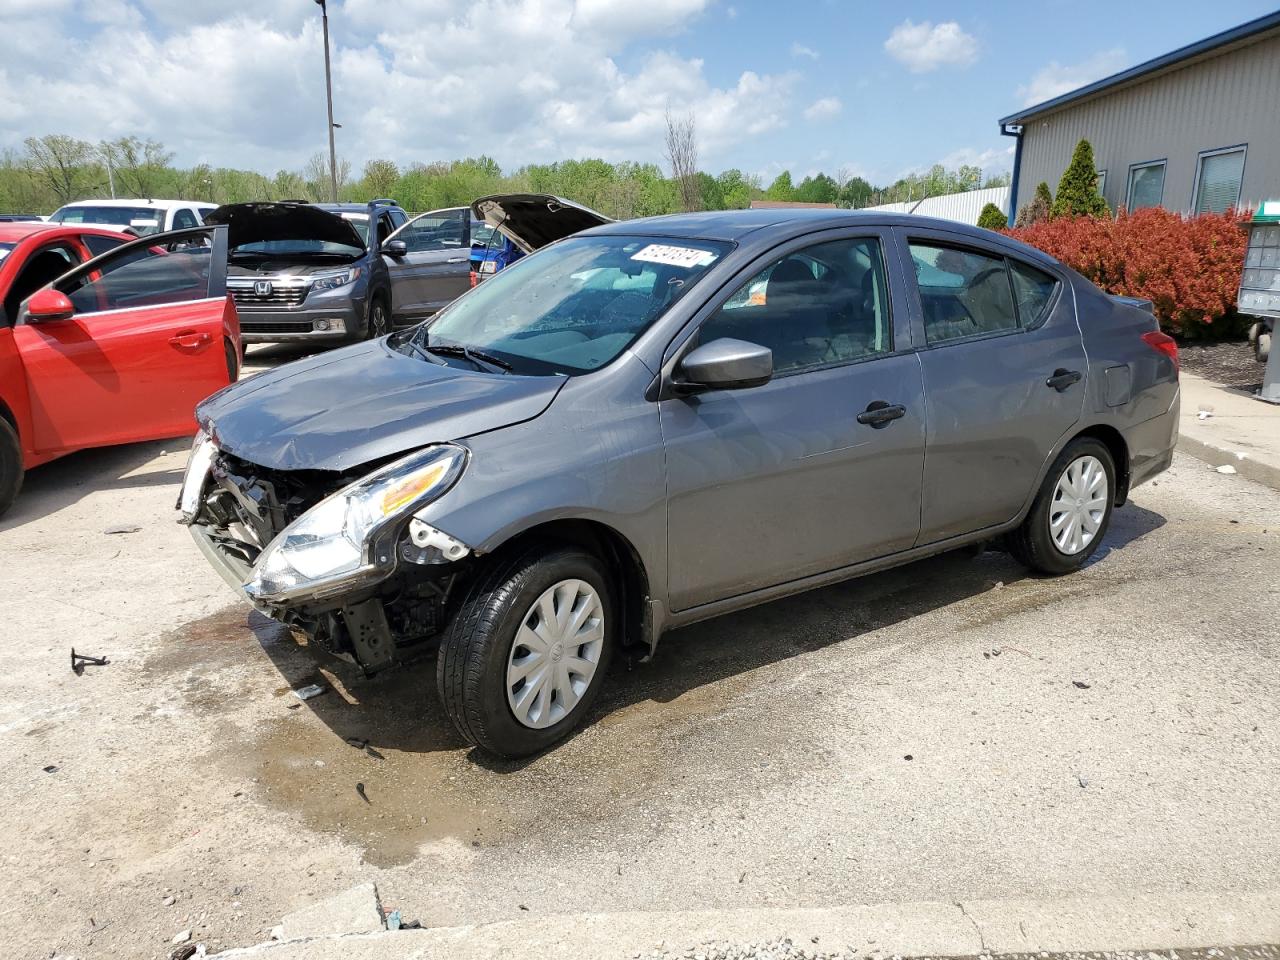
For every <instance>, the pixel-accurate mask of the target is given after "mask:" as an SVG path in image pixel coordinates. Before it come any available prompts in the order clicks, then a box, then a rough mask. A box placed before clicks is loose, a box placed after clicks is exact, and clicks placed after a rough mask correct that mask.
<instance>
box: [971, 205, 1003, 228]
mask: <svg viewBox="0 0 1280 960" xmlns="http://www.w3.org/2000/svg"><path fill="white" fill-rule="evenodd" d="M1008 225H1009V218H1008V217H1006V216H1005V213H1004V211H1003V210H1001V209H1000V208H999V207H997V206H996V205H995V204H994V203H988V204H987V205H986V206H985V207H983V208H982V212H981V213H980V214H978V226H980V227H981V228H982V229H983V230H1003V229H1004V228H1005V227H1007V226H1008Z"/></svg>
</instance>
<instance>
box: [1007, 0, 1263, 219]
mask: <svg viewBox="0 0 1280 960" xmlns="http://www.w3.org/2000/svg"><path fill="white" fill-rule="evenodd" d="M1000 132H1001V133H1002V134H1005V135H1007V136H1013V137H1017V148H1016V150H1015V153H1014V162H1013V189H1012V195H1013V197H1014V200H1013V202H1012V203H1011V204H1010V206H1009V222H1010V223H1012V222H1013V218H1014V215H1015V214H1016V212H1017V210H1018V209H1019V208H1021V207H1022V206H1023V205H1025V204H1027V203H1030V202H1031V198H1032V196H1033V195H1034V194H1035V189H1036V185H1037V184H1038V183H1040V182H1041V181H1042V180H1043V181H1045V182H1046V183H1048V184H1049V189H1050V190H1053V191H1054V192H1055V193H1056V192H1057V186H1058V180H1059V179H1060V178H1061V177H1062V172H1063V171H1064V170H1065V169H1066V168H1067V164H1068V163H1070V161H1071V152H1072V150H1074V149H1075V145H1076V143H1077V142H1078V141H1079V140H1080V139H1081V138H1084V139H1087V140H1088V141H1089V142H1090V143H1091V144H1092V145H1093V150H1094V161H1095V163H1096V165H1097V169H1098V180H1099V188H1100V189H1101V191H1102V195H1103V196H1104V197H1105V198H1106V201H1107V205H1108V206H1110V207H1111V208H1112V209H1113V210H1114V209H1116V208H1117V207H1120V206H1125V207H1128V208H1129V209H1130V210H1134V209H1137V208H1139V207H1146V206H1163V207H1165V208H1166V209H1169V210H1176V211H1179V212H1181V213H1198V212H1203V211H1207V210H1214V211H1220V210H1225V209H1226V208H1228V207H1231V206H1241V207H1257V206H1258V205H1259V204H1260V203H1261V202H1262V201H1263V200H1266V199H1268V198H1275V197H1277V196H1280V11H1277V12H1276V13H1271V14H1268V15H1266V16H1264V17H1259V18H1258V19H1256V20H1251V21H1250V22H1248V23H1245V24H1242V25H1240V26H1238V27H1235V28H1234V29H1231V30H1226V31H1224V32H1222V33H1219V34H1216V35H1214V36H1212V37H1208V38H1207V39H1204V40H1201V41H1199V42H1198V43H1193V44H1190V45H1189V46H1185V47H1182V48H1181V49H1179V50H1174V51H1173V52H1172V53H1167V54H1165V55H1164V56H1162V57H1156V58H1155V59H1154V60H1148V61H1147V62H1146V63H1142V64H1139V65H1138V66H1136V67H1132V68H1130V69H1128V70H1124V71H1122V72H1121V73H1117V74H1115V75H1114V76H1110V77H1107V78H1105V79H1103V80H1099V81H1097V82H1096V83H1091V84H1089V85H1088V86H1085V87H1081V88H1080V89H1079V90H1074V91H1072V92H1071V93H1066V94H1063V95H1062V96H1060V97H1056V98H1054V99H1053V100H1048V101H1046V102H1044V103H1041V104H1037V105H1036V106H1032V107H1027V108H1026V109H1024V110H1019V111H1018V112H1017V113H1012V114H1010V115H1009V116H1007V117H1005V118H1003V119H1002V120H1001V121H1000Z"/></svg>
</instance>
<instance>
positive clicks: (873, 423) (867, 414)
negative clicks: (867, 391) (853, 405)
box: [858, 400, 907, 430]
mask: <svg viewBox="0 0 1280 960" xmlns="http://www.w3.org/2000/svg"><path fill="white" fill-rule="evenodd" d="M906 415H907V408H906V407H904V406H903V405H902V404H900V403H890V402H889V401H887V400H872V401H871V402H870V403H869V404H867V409H865V410H863V411H862V412H861V413H860V414H858V422H859V423H865V424H866V425H867V426H869V427H874V428H875V429H877V430H879V429H880V428H881V427H887V426H888V425H889V424H890V423H892V422H893V421H894V420H897V419H898V418H899V417H905V416H906Z"/></svg>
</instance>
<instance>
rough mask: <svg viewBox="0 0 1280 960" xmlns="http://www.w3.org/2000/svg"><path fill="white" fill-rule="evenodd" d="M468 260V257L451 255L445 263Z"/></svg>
mask: <svg viewBox="0 0 1280 960" xmlns="http://www.w3.org/2000/svg"><path fill="white" fill-rule="evenodd" d="M466 262H467V258H466V257H450V258H449V259H448V260H446V261H445V263H466Z"/></svg>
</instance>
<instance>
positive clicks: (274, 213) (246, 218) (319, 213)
mask: <svg viewBox="0 0 1280 960" xmlns="http://www.w3.org/2000/svg"><path fill="white" fill-rule="evenodd" d="M204 222H205V223H209V224H226V227H227V249H228V250H234V249H236V247H240V246H243V245H244V244H246V243H265V242H267V241H271V240H318V241H320V242H322V243H340V244H342V245H343V246H347V247H355V248H356V249H357V250H363V249H364V248H365V245H364V240H362V239H361V238H360V232H359V231H358V230H356V228H355V227H354V226H352V224H351V221H350V220H347V219H346V218H345V217H340V216H338V215H337V214H336V213H330V212H329V211H327V210H321V209H320V208H319V207H313V206H312V205H311V204H309V203H226V204H223V205H222V206H220V207H218V209H217V210H214V211H212V212H211V213H209V214H208V215H207V216H205V218H204Z"/></svg>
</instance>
